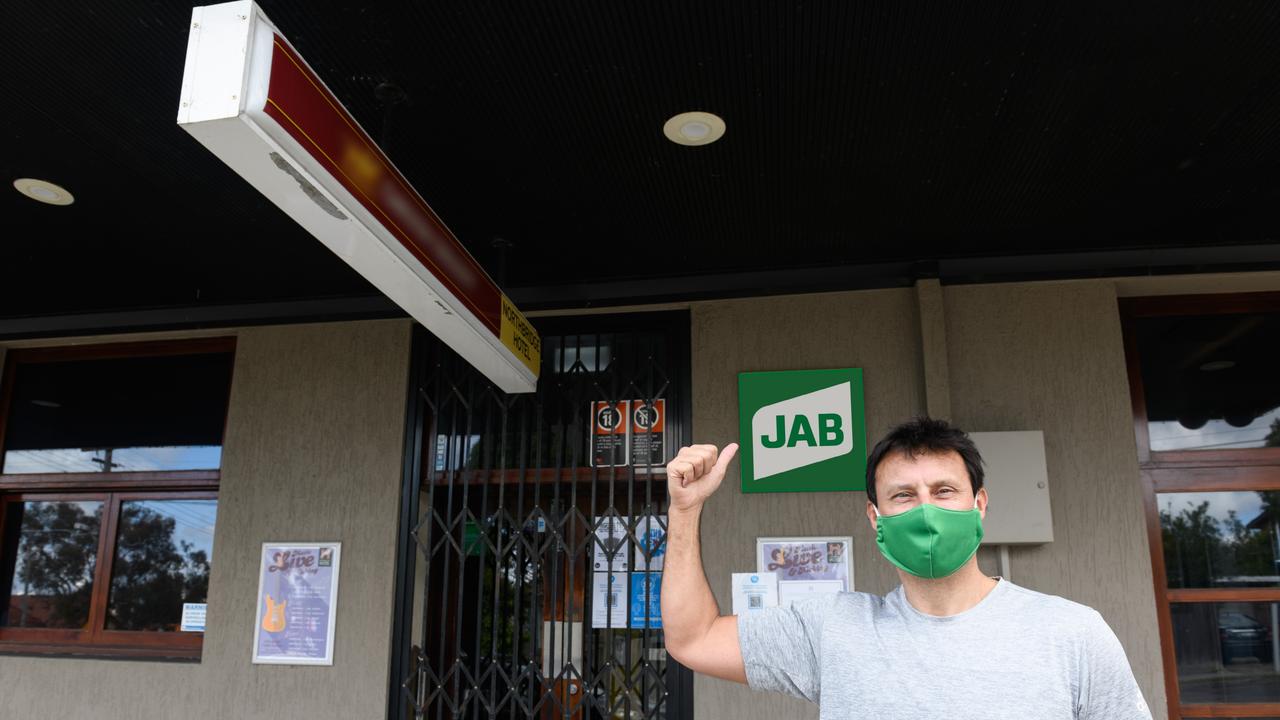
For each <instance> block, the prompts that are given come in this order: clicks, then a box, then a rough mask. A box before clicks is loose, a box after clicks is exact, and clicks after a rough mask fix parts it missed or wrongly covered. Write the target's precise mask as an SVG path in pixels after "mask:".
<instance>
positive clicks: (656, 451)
mask: <svg viewBox="0 0 1280 720" xmlns="http://www.w3.org/2000/svg"><path fill="white" fill-rule="evenodd" d="M666 425H667V401H666V400H664V399H662V398H658V399H656V400H650V401H645V400H632V401H631V436H632V437H631V464H632V465H636V466H640V467H642V466H645V465H664V464H666V457H665V445H664V443H663V438H664V433H665V430H666Z"/></svg>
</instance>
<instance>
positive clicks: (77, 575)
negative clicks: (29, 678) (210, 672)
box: [0, 339, 234, 659]
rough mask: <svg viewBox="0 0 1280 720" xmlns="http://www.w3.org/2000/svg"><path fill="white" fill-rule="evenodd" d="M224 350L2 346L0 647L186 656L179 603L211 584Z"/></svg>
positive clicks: (213, 346)
mask: <svg viewBox="0 0 1280 720" xmlns="http://www.w3.org/2000/svg"><path fill="white" fill-rule="evenodd" d="M233 351H234V341H232V340H229V339H215V340H197V341H188V342H166V343H138V344H128V345H106V346H89V347H77V348H50V349H40V350H15V351H12V352H10V353H9V355H8V357H7V359H6V363H5V368H4V375H3V385H0V598H3V601H4V604H3V605H0V651H4V652H21V653H43V654H77V655H96V656H126V657H164V658H183V659H197V658H199V656H200V650H201V646H202V643H203V635H204V633H203V631H202V630H196V629H194V625H189V626H187V627H184V626H183V614H184V613H183V610H184V606H190V605H193V604H194V605H196V606H197V607H199V606H201V605H203V604H204V603H205V602H206V600H207V596H208V587H209V569H210V567H211V564H212V562H213V554H214V552H213V551H214V547H213V528H214V524H215V521H216V519H217V504H218V500H217V497H218V495H217V491H218V480H219V465H220V463H221V450H222V435H223V426H224V424H225V420H226V407H227V398H228V393H229V390H230V383H231V366H232V357H233ZM192 609H193V610H194V609H195V608H192ZM200 627H202V625H201V626H200Z"/></svg>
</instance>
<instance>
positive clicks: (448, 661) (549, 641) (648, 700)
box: [388, 312, 692, 720]
mask: <svg viewBox="0 0 1280 720" xmlns="http://www.w3.org/2000/svg"><path fill="white" fill-rule="evenodd" d="M533 322H534V324H535V325H536V326H537V328H538V331H539V333H540V334H541V335H542V341H543V349H542V370H541V374H540V377H539V381H538V386H537V389H536V392H534V393H528V394H521V395H507V394H504V393H502V392H501V391H499V390H497V389H496V388H495V387H493V385H492V384H491V383H489V382H488V381H487V380H486V379H485V378H484V377H483V376H481V375H480V374H479V373H477V372H476V371H475V370H474V369H472V368H471V367H470V366H469V365H467V364H466V363H465V362H463V361H462V360H461V359H460V358H459V357H458V356H457V355H455V354H454V353H453V352H452V351H450V350H449V349H448V348H447V347H445V346H444V345H443V344H441V343H439V342H438V341H436V340H435V339H434V338H433V337H431V336H430V335H429V334H428V333H427V332H425V331H424V330H423V329H422V328H417V330H416V333H417V334H416V336H415V339H414V350H413V352H414V357H413V361H412V364H413V377H412V378H411V391H412V397H411V398H410V400H409V410H410V412H409V423H408V425H409V428H408V430H407V433H406V461H405V487H404V493H403V497H402V503H403V507H402V511H401V528H400V543H399V557H398V559H397V582H396V586H397V591H396V610H395V612H396V615H395V627H394V628H393V632H394V638H393V640H394V642H393V658H392V684H393V687H392V688H391V690H392V693H391V699H390V702H389V708H388V711H389V717H391V718H397V719H400V718H406V719H408V718H413V719H415V720H417V719H419V718H512V719H517V718H574V719H582V720H586V719H587V718H634V719H636V720H641V719H645V720H648V719H659V718H678V719H684V718H688V717H689V716H690V715H691V710H692V696H691V691H692V677H691V673H690V672H689V671H688V670H687V669H685V668H682V667H680V666H679V665H678V664H677V663H675V662H674V661H672V660H670V658H668V657H667V654H666V651H665V648H664V645H663V635H662V629H661V618H660V615H659V613H658V598H659V596H660V591H661V561H662V558H663V557H664V555H665V530H666V516H665V508H666V476H665V470H664V468H665V464H666V461H667V460H668V459H669V458H670V457H672V456H673V455H674V453H675V451H676V450H677V449H678V448H679V447H680V445H682V444H687V443H688V435H689V423H688V418H689V417H690V407H691V405H690V399H691V398H690V388H689V339H688V338H689V316H688V313H687V312H660V313H641V314H632V315H596V316H577V317H572V318H538V319H535V320H534V321H533Z"/></svg>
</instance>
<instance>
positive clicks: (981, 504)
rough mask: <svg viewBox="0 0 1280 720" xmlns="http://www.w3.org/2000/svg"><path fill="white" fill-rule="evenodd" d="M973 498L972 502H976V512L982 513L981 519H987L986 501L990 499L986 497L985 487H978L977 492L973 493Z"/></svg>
mask: <svg viewBox="0 0 1280 720" xmlns="http://www.w3.org/2000/svg"><path fill="white" fill-rule="evenodd" d="M973 499H974V502H976V503H977V504H978V513H979V514H980V515H982V519H983V520H986V519H987V503H988V502H989V500H990V499H989V498H988V497H987V489H986V488H980V489H979V490H978V494H977V495H975V496H974V498H973Z"/></svg>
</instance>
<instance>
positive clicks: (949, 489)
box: [938, 487, 955, 495]
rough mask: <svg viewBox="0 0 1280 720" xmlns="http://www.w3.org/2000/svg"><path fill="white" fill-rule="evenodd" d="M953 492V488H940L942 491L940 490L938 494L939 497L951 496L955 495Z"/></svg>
mask: <svg viewBox="0 0 1280 720" xmlns="http://www.w3.org/2000/svg"><path fill="white" fill-rule="evenodd" d="M953 492H955V490H954V489H953V488H949V487H944V488H940V489H939V490H938V494H939V495H949V494H951V493H953Z"/></svg>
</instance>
